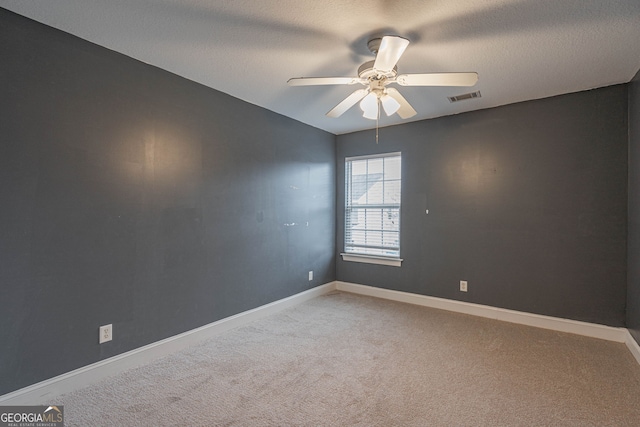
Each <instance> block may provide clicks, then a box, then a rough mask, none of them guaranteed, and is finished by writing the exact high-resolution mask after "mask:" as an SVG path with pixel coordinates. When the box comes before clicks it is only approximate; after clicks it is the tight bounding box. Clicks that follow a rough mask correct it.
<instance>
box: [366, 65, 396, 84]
mask: <svg viewBox="0 0 640 427" xmlns="http://www.w3.org/2000/svg"><path fill="white" fill-rule="evenodd" d="M375 62H376V61H368V62H365V63H364V64H362V65H361V66H360V68H358V77H360V78H361V79H365V80H370V79H381V78H382V77H386V78H393V77H395V76H397V75H398V67H397V66H394V67H393V69H391V70H389V71H387V72H381V71H380V70H376V69H374V68H373V64H374V63H375Z"/></svg>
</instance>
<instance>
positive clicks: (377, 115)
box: [376, 98, 380, 145]
mask: <svg viewBox="0 0 640 427" xmlns="http://www.w3.org/2000/svg"><path fill="white" fill-rule="evenodd" d="M377 102H378V114H376V145H378V121H379V120H380V98H378V99H377Z"/></svg>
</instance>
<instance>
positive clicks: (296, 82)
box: [287, 77, 361, 86]
mask: <svg viewBox="0 0 640 427" xmlns="http://www.w3.org/2000/svg"><path fill="white" fill-rule="evenodd" d="M360 80H361V79H360V78H359V77H294V78H292V79H289V81H287V83H288V84H289V86H319V85H352V84H356V83H361V81H360Z"/></svg>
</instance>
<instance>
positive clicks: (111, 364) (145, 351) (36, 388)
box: [0, 282, 336, 405]
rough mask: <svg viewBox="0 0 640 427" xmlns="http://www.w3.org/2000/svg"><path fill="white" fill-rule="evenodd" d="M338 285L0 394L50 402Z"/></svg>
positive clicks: (5, 401)
mask: <svg viewBox="0 0 640 427" xmlns="http://www.w3.org/2000/svg"><path fill="white" fill-rule="evenodd" d="M335 289H336V285H335V282H330V283H326V284H324V285H320V286H317V287H315V288H313V289H309V290H307V291H304V292H301V293H299V294H296V295H293V296H290V297H288V298H283V299H281V300H278V301H274V302H272V303H270V304H266V305H263V306H261V307H257V308H254V309H253V310H249V311H245V312H242V313H239V314H236V315H234V316H231V317H227V318H224V319H221V320H218V321H217V322H213V323H210V324H208V325H205V326H202V327H199V328H196V329H192V330H190V331H187V332H184V333H182V334H179V335H175V336H173V337H169V338H166V339H164V340H161V341H157V342H154V343H152V344H149V345H146V346H144V347H140V348H137V349H135V350H131V351H128V352H126V353H122V354H119V355H117V356H114V357H110V358H108V359H105V360H101V361H99V362H96V363H92V364H91V365H87V366H83V367H82V368H79V369H76V370H73V371H70V372H67V373H65V374H62V375H59V376H57V377H54V378H51V379H48V380H45V381H42V382H39V383H36V384H33V385H30V386H28V387H25V388H22V389H20V390H16V391H14V392H11V393H8V394H5V395H2V396H0V404H2V405H35V404H43V403H50V402H51V399H52V398H55V396H57V395H59V394H62V393H67V392H70V391H73V390H77V389H79V388H81V387H85V386H87V385H89V384H91V383H93V382H95V381H98V380H100V379H103V378H106V377H108V376H111V375H114V374H117V373H119V372H123V371H125V370H127V369H130V368H133V367H136V366H139V365H141V364H144V363H148V362H149V361H151V360H154V359H157V358H159V357H162V356H166V355H168V354H171V353H174V352H176V351H179V350H182V349H184V348H187V347H189V346H191V345H193V344H195V343H197V342H200V341H202V340H205V339H207V338H210V337H213V336H216V335H218V334H220V333H222V332H225V331H228V330H230V329H233V328H237V327H239V326H242V325H246V324H247V323H249V322H253V321H255V320H258V319H261V318H263V317H266V316H269V315H271V314H274V313H276V312H278V311H281V310H283V309H285V308H289V307H292V306H294V305H297V304H300V303H302V302H304V301H307V300H310V299H312V298H315V297H318V296H320V295H324V294H326V293H329V292H331V291H333V290H335Z"/></svg>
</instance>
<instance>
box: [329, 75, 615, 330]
mask: <svg viewBox="0 0 640 427" xmlns="http://www.w3.org/2000/svg"><path fill="white" fill-rule="evenodd" d="M469 102H473V101H469ZM392 151H401V152H402V155H403V184H402V185H403V190H402V198H403V199H402V214H401V257H402V258H404V262H403V264H402V267H400V268H398V267H387V266H378V265H371V264H360V263H354V262H344V261H342V260H341V259H338V261H337V262H336V269H337V271H336V276H337V279H338V280H341V281H347V282H355V283H361V284H366V285H372V286H378V287H382V288H388V289H395V290H400V291H406V292H413V293H417V294H424V295H432V296H436V297H443V298H449V299H454V300H462V301H469V302H474V303H479V304H487V305H491V306H496V307H503V308H508V309H514V310H521V311H525V312H532V313H539V314H544V315H551V316H558V317H562V318H570V319H577V320H583V321H589V322H596V323H602V324H606V325H612V326H624V322H625V300H626V237H627V234H626V233H627V229H626V226H627V87H626V85H619V86H612V87H607V88H603V89H598V90H593V91H588V92H580V93H575V94H569V95H565V96H558V97H554V98H548V99H543V100H536V101H530V102H524V103H519V104H514V105H508V106H504V107H499V108H494V109H489V110H482V111H476V112H472V113H466V114H460V115H456V116H449V117H443V118H438V119H433V120H426V121H420V122H414V123H409V124H404V125H400V126H395V127H389V128H383V129H381V130H380V142H379V144H378V145H376V143H375V138H374V131H364V132H356V133H352V134H346V135H340V136H338V146H337V173H338V177H337V182H338V183H341V182H344V181H343V180H344V158H345V157H346V156H356V155H362V154H371V153H378V152H392ZM337 196H338V198H337V215H338V218H337V219H338V226H337V230H338V233H337V240H336V242H337V245H336V250H337V252H340V251H341V250H342V247H343V243H342V242H343V240H342V239H343V235H344V229H343V225H342V215H343V214H344V188H343V186H342V185H338V188H337ZM426 209H429V212H430V213H429V214H428V215H426V214H425V210H426ZM460 280H467V281H468V282H469V291H468V293H462V292H460V291H459V290H458V289H459V281H460Z"/></svg>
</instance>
